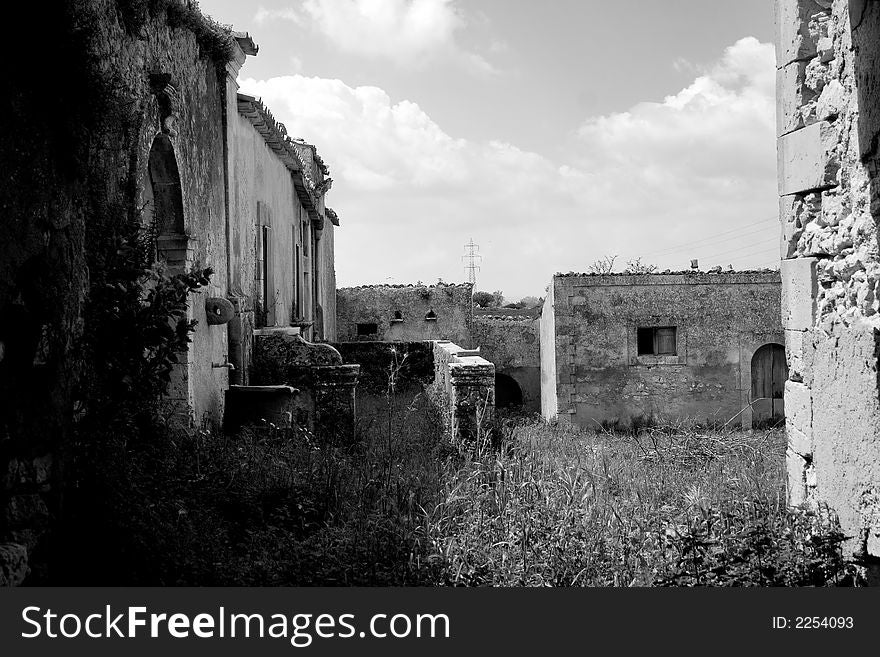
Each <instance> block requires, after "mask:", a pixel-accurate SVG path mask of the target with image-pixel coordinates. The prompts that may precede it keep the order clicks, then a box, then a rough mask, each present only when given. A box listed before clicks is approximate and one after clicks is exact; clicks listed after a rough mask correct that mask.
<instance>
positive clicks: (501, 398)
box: [495, 372, 523, 408]
mask: <svg viewBox="0 0 880 657" xmlns="http://www.w3.org/2000/svg"><path fill="white" fill-rule="evenodd" d="M522 405H523V394H522V388H520V387H519V384H518V383H517V382H516V380H515V379H514V378H513V377H510V376H508V375H507V374H501V373H500V372H496V374H495V408H520V407H522Z"/></svg>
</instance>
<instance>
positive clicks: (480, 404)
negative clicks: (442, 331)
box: [433, 340, 495, 441]
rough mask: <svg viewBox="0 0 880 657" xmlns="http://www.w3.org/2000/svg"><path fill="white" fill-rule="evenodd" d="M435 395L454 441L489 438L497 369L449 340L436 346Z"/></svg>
mask: <svg viewBox="0 0 880 657" xmlns="http://www.w3.org/2000/svg"><path fill="white" fill-rule="evenodd" d="M433 395H434V397H435V399H436V402H437V404H438V406H439V407H440V411H441V414H442V415H443V418H444V422H445V424H446V429H447V431H448V433H449V435H450V436H451V437H452V439H453V440H456V441H458V440H464V441H469V440H476V439H485V438H487V437H488V431H489V427H490V425H491V422H492V419H493V416H494V411H495V367H494V366H493V365H492V363H490V362H489V361H487V360H485V359H484V358H481V357H480V356H478V355H477V354H476V352H474V351H468V350H466V349H462V348H461V347H459V346H458V345H457V344H454V343H452V342H449V341H448V340H438V341H436V342H434V383H433Z"/></svg>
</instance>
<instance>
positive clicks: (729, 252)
mask: <svg viewBox="0 0 880 657" xmlns="http://www.w3.org/2000/svg"><path fill="white" fill-rule="evenodd" d="M772 241H773V242H775V241H776V240H775V238H774V239H773V240H772ZM770 242H771V240H763V241H761V242H758V243H757V244H745V245H743V246H740V247H737V248H735V249H728V250H727V251H721V252H720V253H711V254H709V255H703V256H700V257H701V258H705V259H707V260H711V259H712V258H720V257H721V256H726V255H730V254H732V253H738V252H739V251H743V250H745V249H753V248H755V247H756V246H761V245H762V244H770ZM773 248H774V249H775V248H777V247H776V246H774V247H773ZM769 250H771V249H764V251H769ZM756 253H761V251H755V252H753V253H746V254H743V255H741V256H737V259H739V258H742V257H747V256H751V255H755V254H756Z"/></svg>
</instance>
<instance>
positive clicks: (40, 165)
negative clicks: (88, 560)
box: [0, 0, 226, 583]
mask: <svg viewBox="0 0 880 657" xmlns="http://www.w3.org/2000/svg"><path fill="white" fill-rule="evenodd" d="M19 9H20V10H21V13H20V16H21V18H22V20H23V22H22V25H30V26H36V27H35V29H38V31H39V33H40V40H39V41H40V50H41V52H40V56H39V57H21V58H20V61H17V62H16V63H15V65H14V66H10V67H8V69H9V70H8V71H7V75H6V76H5V78H4V93H3V95H2V101H0V166H2V170H3V172H4V175H3V176H2V179H0V205H2V207H3V221H2V222H0V508H2V511H0V545H2V546H3V547H2V548H0V570H2V571H3V572H4V573H7V572H9V573H12V574H11V575H7V574H4V578H6V579H8V580H9V581H11V582H12V583H16V582H18V581H20V580H21V578H22V577H24V576H25V574H27V573H28V572H29V573H30V574H29V575H28V577H29V579H28V580H27V581H29V582H33V583H39V582H45V581H47V580H48V578H49V577H50V574H49V572H48V570H47V563H48V562H49V560H50V551H49V550H50V546H51V540H50V535H51V531H52V527H53V524H54V522H55V521H56V520H57V518H58V513H59V508H60V506H59V499H60V497H61V486H60V483H61V482H62V481H63V479H62V478H61V474H62V467H61V462H62V459H61V458H59V455H60V453H61V452H60V447H61V446H63V445H64V444H66V442H67V441H68V440H69V438H70V435H71V430H72V426H73V419H74V417H75V410H76V407H75V404H74V402H75V396H76V394H77V392H78V391H81V390H83V389H85V388H86V387H87V383H88V382H87V381H86V380H84V377H87V376H88V370H89V364H88V363H85V362H84V361H83V359H82V357H81V352H80V338H81V336H82V334H83V330H84V310H85V307H86V304H87V302H88V293H89V283H90V272H89V271H88V266H87V262H88V257H87V256H88V254H89V250H90V249H92V250H94V249H95V248H96V247H95V244H93V243H91V242H90V240H91V239H92V238H94V237H95V235H90V233H89V230H90V228H91V227H94V226H95V225H99V224H100V223H101V222H104V223H105V224H106V223H108V222H110V223H112V222H114V221H118V222H120V223H121V222H123V221H124V220H126V219H127V218H128V217H131V216H135V215H136V213H137V212H138V211H139V209H140V207H141V206H142V204H143V200H144V198H143V188H144V184H145V181H147V180H148V179H149V174H148V168H149V152H150V148H151V145H152V143H153V140H154V138H155V137H156V135H157V134H159V133H163V132H164V133H165V134H167V135H169V138H170V139H171V140H172V141H173V143H174V150H175V154H176V159H177V163H178V165H179V170H180V177H181V188H182V201H183V205H184V209H183V211H184V216H185V217H186V220H187V222H188V223H187V224H186V226H185V229H186V230H187V231H188V232H192V233H193V234H195V233H201V234H203V235H208V234H215V235H216V234H219V235H222V234H223V221H224V217H225V214H224V207H225V206H224V201H223V194H224V192H223V189H224V187H223V158H222V153H223V149H222V135H223V131H222V129H220V126H221V125H222V108H221V103H220V102H219V99H220V93H219V87H220V86H221V85H222V84H223V76H222V75H220V74H219V73H218V67H219V68H222V66H223V60H224V58H225V56H226V53H225V52H223V50H224V47H225V45H224V44H225V42H224V40H223V38H222V37H218V34H217V33H212V32H211V29H210V26H209V25H207V24H206V23H205V22H204V21H202V20H200V18H199V15H198V13H197V11H193V10H192V8H190V7H189V6H188V5H186V3H183V2H180V1H169V2H155V3H145V2H128V1H126V0H117V1H114V0H78V1H77V2H67V3H54V4H52V5H50V6H46V5H41V4H29V5H23V6H22V7H20V8H19ZM32 36H33V34H32V32H31V31H30V30H12V31H11V33H10V34H9V36H8V40H7V43H8V45H9V46H10V48H11V52H16V53H27V52H29V51H31V50H32V49H33V42H32ZM155 76H158V77H155ZM158 80H168V81H173V93H171V92H170V89H169V88H167V87H166V86H164V85H160V84H158V83H157V81H158ZM173 116H176V121H174V120H171V121H169V120H168V119H169V117H173ZM172 133H174V134H172ZM217 231H219V232H217ZM98 237H101V236H98ZM217 246H218V243H217V242H216V241H214V240H212V239H202V240H199V241H197V242H195V243H194V244H193V247H192V255H193V259H194V260H199V261H200V262H201V263H202V264H204V265H207V264H211V265H213V266H214V267H215V270H216V275H215V278H214V281H215V282H216V286H212V287H211V288H210V289H207V290H204V291H203V293H202V294H200V295H199V296H200V297H203V298H202V299H201V301H202V303H199V301H198V300H196V301H194V303H193V310H194V316H195V317H196V318H197V319H200V320H204V298H206V297H210V296H220V295H221V294H222V292H223V289H222V286H223V281H224V280H225V274H226V272H225V270H224V268H223V265H222V261H221V260H216V259H215V257H214V256H215V251H216V248H217ZM193 340H194V344H193V349H194V350H196V351H198V352H199V353H201V354H202V355H203V357H202V358H201V360H200V362H207V363H208V366H207V367H208V369H210V362H211V356H212V355H213V354H215V353H216V354H217V355H218V356H222V354H223V353H224V346H225V330H220V329H218V327H213V326H208V325H207V323H206V322H202V323H201V324H200V328H199V329H198V331H197V332H196V334H195V335H194V336H193ZM96 365H97V366H100V364H96ZM194 376H205V377H224V376H225V370H220V371H209V372H203V371H199V372H196V373H195V374H194ZM203 401H204V404H203V408H205V409H211V408H214V407H216V406H218V405H220V404H222V398H221V394H220V386H217V387H215V388H211V389H210V391H206V392H205V396H204V398H203ZM10 564H12V565H10ZM7 569H8V570H7ZM13 571H14V572H13Z"/></svg>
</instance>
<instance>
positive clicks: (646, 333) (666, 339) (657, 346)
mask: <svg viewBox="0 0 880 657" xmlns="http://www.w3.org/2000/svg"><path fill="white" fill-rule="evenodd" d="M636 342H637V343H638V352H639V356H675V355H676V354H677V353H678V352H677V350H676V327H674V326H650V327H645V328H639V329H638V330H637V334H636Z"/></svg>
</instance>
